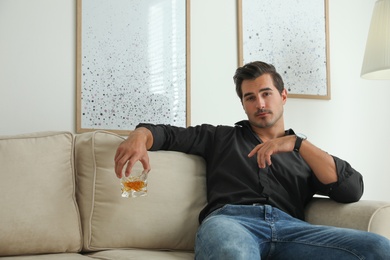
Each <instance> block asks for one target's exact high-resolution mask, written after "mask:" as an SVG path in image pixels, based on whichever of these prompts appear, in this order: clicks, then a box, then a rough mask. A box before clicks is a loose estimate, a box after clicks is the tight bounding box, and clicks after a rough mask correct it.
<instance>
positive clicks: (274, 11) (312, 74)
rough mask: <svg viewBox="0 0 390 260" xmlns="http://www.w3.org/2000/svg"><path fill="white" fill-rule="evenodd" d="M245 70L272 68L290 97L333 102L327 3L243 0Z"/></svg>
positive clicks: (242, 56)
mask: <svg viewBox="0 0 390 260" xmlns="http://www.w3.org/2000/svg"><path fill="white" fill-rule="evenodd" d="M238 6H239V8H238V9H239V10H238V12H239V14H238V17H239V34H240V35H239V37H240V39H239V56H240V57H239V62H240V65H242V64H246V63H248V62H251V61H255V60H261V61H265V62H267V63H271V64H273V65H274V66H275V67H276V69H277V71H278V72H279V73H280V74H281V76H282V77H283V79H284V82H285V87H286V89H287V91H288V93H289V96H290V97H297V98H315V99H330V86H329V62H328V43H327V28H328V26H327V1H326V0H325V1H324V0H238Z"/></svg>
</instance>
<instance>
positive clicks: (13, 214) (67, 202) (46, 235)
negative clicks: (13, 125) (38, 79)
mask: <svg viewBox="0 0 390 260" xmlns="http://www.w3.org/2000/svg"><path fill="white" fill-rule="evenodd" d="M73 151H74V137H73V135H72V134H71V133H67V132H42V133H34V134H26V135H18V136H1V137H0V209H1V217H0V219H1V221H0V256H6V255H23V254H40V253H60V252H79V251H80V250H81V248H82V245H81V244H82V239H81V237H82V235H81V224H80V217H79V212H78V207H77V204H76V198H75V174H74V156H73V155H74V154H73Z"/></svg>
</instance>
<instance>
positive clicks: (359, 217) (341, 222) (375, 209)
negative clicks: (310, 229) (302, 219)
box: [306, 198, 390, 239]
mask: <svg viewBox="0 0 390 260" xmlns="http://www.w3.org/2000/svg"><path fill="white" fill-rule="evenodd" d="M389 219H390V202H385V201H372V200H371V201H370V200H361V201H358V202H355V203H349V204H342V203H337V202H335V201H333V200H331V199H327V198H313V200H312V201H311V202H310V203H309V204H308V206H307V207H306V221H307V222H309V223H311V224H315V225H327V226H335V227H343V228H352V229H358V230H364V231H369V232H373V233H377V234H380V235H382V236H385V237H387V238H389V239H390V224H389V221H388V220H389Z"/></svg>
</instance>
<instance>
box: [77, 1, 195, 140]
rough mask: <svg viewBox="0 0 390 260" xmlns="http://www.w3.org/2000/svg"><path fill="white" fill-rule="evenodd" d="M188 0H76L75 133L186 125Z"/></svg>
mask: <svg viewBox="0 0 390 260" xmlns="http://www.w3.org/2000/svg"><path fill="white" fill-rule="evenodd" d="M189 15H190V0H147V1H145V0H116V1H112V0H77V50H76V52H77V54H76V56H77V66H76V67H77V69H76V70H77V72H76V78H77V79H76V80H77V82H76V121H77V122H76V132H77V133H82V132H88V131H95V130H107V131H111V132H114V133H117V134H120V135H127V134H128V133H129V132H131V131H132V130H134V129H135V126H136V125H138V124H139V123H153V124H171V125H176V126H182V127H187V126H189V125H190V122H191V119H190V114H191V113H190V107H191V106H190V17H189Z"/></svg>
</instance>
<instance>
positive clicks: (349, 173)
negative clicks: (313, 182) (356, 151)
mask: <svg viewBox="0 0 390 260" xmlns="http://www.w3.org/2000/svg"><path fill="white" fill-rule="evenodd" d="M299 153H300V155H301V156H302V158H303V159H304V160H305V161H306V163H307V164H308V165H309V167H310V168H311V169H312V171H313V173H314V175H315V177H316V179H317V180H318V183H317V187H319V189H320V192H321V193H322V194H324V195H327V196H329V197H330V198H332V199H333V200H335V201H338V202H343V203H348V202H355V201H358V200H359V199H360V198H361V196H362V195H363V186H364V185H363V177H362V176H361V174H360V173H359V172H357V171H356V170H355V169H353V168H352V167H351V165H350V164H349V163H348V162H346V161H344V160H341V159H339V158H337V157H335V156H331V155H330V154H328V153H326V152H324V151H323V150H321V149H319V148H318V147H316V146H315V145H313V144H312V143H310V142H309V141H308V140H305V141H303V142H302V145H301V147H300V149H299Z"/></svg>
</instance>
